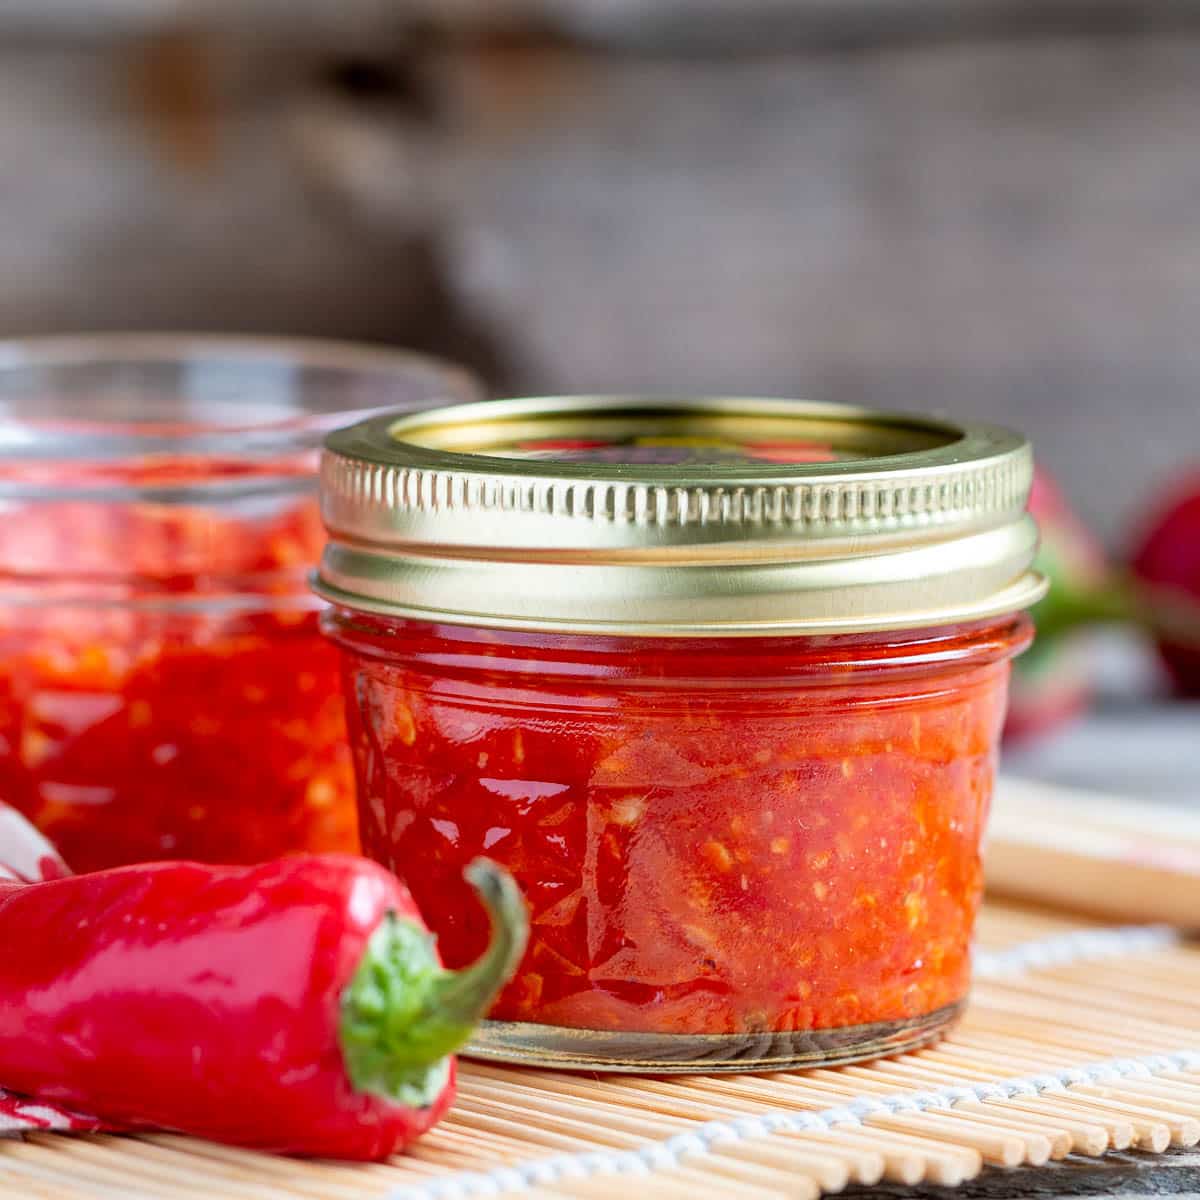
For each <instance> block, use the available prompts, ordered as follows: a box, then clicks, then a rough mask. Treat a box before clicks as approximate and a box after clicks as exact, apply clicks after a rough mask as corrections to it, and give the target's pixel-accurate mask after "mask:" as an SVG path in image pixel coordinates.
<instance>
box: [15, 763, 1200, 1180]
mask: <svg viewBox="0 0 1200 1200" xmlns="http://www.w3.org/2000/svg"><path fill="white" fill-rule="evenodd" d="M1098 804H1099V806H1097V805H1098ZM1150 811H1151V810H1148V809H1146V808H1142V806H1141V805H1133V806H1130V805H1129V804H1118V805H1117V806H1116V808H1114V806H1112V805H1111V804H1106V802H1105V803H1104V804H1100V803H1099V802H1098V799H1097V798H1096V797H1090V796H1081V794H1067V793H1060V792H1057V791H1056V790H1052V788H1045V787H1043V786H1040V785H1038V786H1037V788H1034V790H1033V791H1032V792H1031V790H1030V786H1026V785H1014V784H1013V781H1004V784H1003V786H1002V787H1001V788H1000V792H998V796H997V805H996V812H995V817H994V822H992V835H991V838H990V842H989V872H990V876H989V877H990V880H991V882H992V883H994V884H998V886H1000V887H1001V888H1002V889H1006V890H1007V892H1008V893H1009V894H1016V895H1020V896H1022V898H1024V899H1022V904H1020V905H1018V904H1013V902H1008V904H1003V902H998V901H996V900H990V901H989V904H988V905H985V907H984V912H983V914H982V917H980V924H979V942H978V949H977V955H976V976H977V982H976V986H974V990H973V992H972V997H971V1003H970V1007H968V1009H967V1013H966V1016H965V1018H964V1020H962V1021H961V1024H960V1025H959V1026H958V1027H956V1028H955V1030H954V1031H953V1032H952V1033H950V1034H949V1036H948V1037H947V1038H944V1039H943V1040H942V1042H941V1043H938V1044H937V1045H935V1046H931V1048H928V1049H925V1050H922V1051H918V1052H914V1054H908V1055H902V1056H899V1057H895V1058H890V1060H883V1061H878V1062H872V1063H866V1064H858V1066H850V1067H844V1068H840V1069H835V1070H810V1072H803V1073H774V1074H767V1075H709V1076H702V1075H692V1076H678V1075H676V1076H671V1078H664V1079H653V1078H647V1076H613V1075H608V1076H599V1078H598V1076H586V1075H566V1074H554V1073H548V1072H534V1070H518V1069H515V1068H508V1067H499V1066H487V1064H482V1063H470V1062H463V1063H462V1066H461V1075H460V1093H458V1102H457V1104H456V1105H455V1108H454V1109H452V1110H451V1112H450V1114H449V1116H448V1118H446V1120H445V1121H444V1122H443V1123H442V1124H440V1126H439V1127H438V1128H436V1129H434V1130H433V1132H432V1133H430V1134H428V1135H427V1136H426V1138H424V1139H421V1140H420V1141H419V1142H418V1144H416V1145H415V1146H414V1147H413V1148H412V1150H410V1152H409V1153H408V1154H404V1156H401V1157H397V1158H396V1159H394V1160H392V1162H390V1163H386V1164H370V1165H366V1164H343V1163H302V1162H296V1160H289V1159H281V1158H272V1157H270V1156H266V1154H257V1153H252V1152H247V1151H241V1150H233V1148H229V1147H224V1146H216V1145H212V1144H209V1142H202V1141H196V1140H192V1139H187V1138H181V1136H174V1135H166V1134H160V1135H152V1136H107V1135H83V1136H80V1135H73V1134H72V1135H66V1134H50V1133H40V1134H31V1135H26V1136H25V1138H24V1139H23V1140H17V1139H10V1140H4V1139H0V1200H16V1198H23V1200H24V1198H30V1200H202V1198H203V1200H209V1198H216V1196H220V1198H229V1200H383V1198H386V1200H436V1198H451V1196H475V1195H522V1196H528V1198H530V1200H551V1198H558V1200H566V1198H600V1200H604V1198H624V1196H626V1195H628V1194H629V1193H630V1192H631V1190H632V1192H634V1194H636V1195H653V1196H664V1198H667V1200H671V1198H677V1196H678V1198H680V1200H694V1198H695V1196H696V1195H702V1196H706V1198H707V1196H713V1198H718V1200H720V1198H725V1196H737V1198H739V1200H767V1198H784V1196H788V1198H799V1200H810V1198H811V1200H815V1198H817V1196H820V1195H822V1194H828V1193H834V1192H838V1190H840V1189H842V1188H845V1187H846V1186H848V1184H852V1183H858V1184H866V1186H871V1184H874V1183H877V1182H880V1181H881V1180H887V1181H889V1182H894V1183H902V1184H916V1183H922V1182H925V1183H936V1184H950V1186H954V1184H959V1183H961V1182H964V1181H966V1180H970V1178H972V1177H974V1176H976V1175H978V1174H979V1172H980V1171H982V1170H985V1169H986V1168H988V1166H989V1165H1000V1166H1016V1165H1021V1164H1031V1165H1034V1166H1036V1165H1040V1164H1043V1163H1046V1162H1048V1160H1049V1159H1057V1158H1062V1157H1064V1156H1066V1154H1068V1153H1074V1154H1084V1156H1098V1154H1103V1153H1104V1152H1105V1151H1106V1150H1110V1148H1111V1150H1129V1148H1133V1150H1138V1151H1145V1152H1148V1153H1153V1152H1159V1151H1163V1150H1165V1148H1166V1147H1169V1146H1193V1145H1196V1144H1198V1142H1200V1001H1198V1000H1196V998H1195V997H1196V995H1198V988H1200V942H1198V943H1195V946H1189V944H1188V943H1187V942H1184V940H1183V938H1182V936H1180V935H1178V934H1177V932H1176V931H1175V929H1174V928H1172V926H1170V925H1165V924H1158V925H1153V924H1140V925H1114V924H1105V923H1104V917H1103V914H1104V913H1110V916H1109V918H1108V919H1109V922H1111V920H1112V916H1111V913H1112V912H1114V911H1116V912H1135V913H1136V914H1138V916H1139V919H1150V918H1156V917H1157V918H1160V919H1176V920H1177V919H1187V917H1188V916H1189V914H1190V913H1192V912H1194V911H1195V908H1194V905H1195V904H1196V902H1200V869H1198V866H1200V821H1196V820H1193V821H1192V823H1190V824H1189V823H1188V822H1187V820H1184V817H1183V815H1182V814H1180V812H1178V810H1175V811H1174V812H1164V814H1160V817H1162V820H1158V818H1156V820H1151V818H1150ZM1102 818H1103V823H1104V833H1103V838H1102V836H1100V834H1099V833H1097V834H1096V835H1094V836H1093V838H1092V839H1091V841H1090V840H1088V839H1087V838H1080V836H1079V834H1080V832H1081V830H1087V829H1090V828H1092V827H1094V826H1096V824H1097V822H1099V821H1100V820H1102ZM1193 827H1194V828H1193ZM1032 830H1037V835H1036V836H1034V838H1033V840H1031V834H1032ZM1097 839H1099V844H1098V845H1096V846H1092V845H1091V842H1093V841H1097ZM1031 854H1034V856H1039V857H1037V858H1036V860H1037V863H1038V864H1039V865H1038V870H1036V871H1031V870H1030V863H1031V862H1033V858H1031V857H1030V856H1031ZM1181 856H1182V857H1181ZM1139 872H1140V874H1139ZM1064 889H1066V890H1064ZM1068 895H1069V896H1070V898H1073V899H1075V900H1078V901H1079V902H1080V904H1081V905H1082V906H1085V907H1087V908H1088V910H1090V911H1092V912H1096V913H1098V914H1100V916H1098V917H1096V918H1090V917H1084V916H1079V914H1067V916H1064V914H1062V913H1051V912H1050V911H1048V910H1043V908H1036V907H1031V906H1028V900H1031V899H1033V900H1038V901H1056V902H1061V901H1062V900H1063V899H1066V896H1068ZM1130 898H1132V899H1133V900H1136V904H1134V905H1130ZM1114 905H1116V907H1115V908H1114Z"/></svg>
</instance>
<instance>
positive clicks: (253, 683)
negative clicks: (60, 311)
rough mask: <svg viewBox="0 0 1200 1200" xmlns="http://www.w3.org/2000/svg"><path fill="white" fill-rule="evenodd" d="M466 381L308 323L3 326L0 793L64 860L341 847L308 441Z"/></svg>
mask: <svg viewBox="0 0 1200 1200" xmlns="http://www.w3.org/2000/svg"><path fill="white" fill-rule="evenodd" d="M474 395H475V390H474V388H473V385H472V384H471V383H470V381H469V380H468V379H467V378H466V377H464V376H462V375H460V374H459V373H458V372H456V371H454V370H452V369H450V368H445V367H442V366H441V365H439V364H436V363H433V362H429V361H426V360H424V359H421V358H417V357H412V356H408V355H404V354H399V353H392V352H388V351H382V350H381V351H375V350H370V349H366V348H356V347H349V346H340V345H337V344H323V343H319V342H318V343H293V342H278V341H263V340H247V339H228V338H211V339H210V338H203V337H195V338H193V337H183V336H181V337H121V336H114V337H98V338H88V339H47V340H42V341H38V340H34V341H29V342H24V343H14V344H7V345H0V422H2V425H3V430H2V432H0V518H2V519H0V795H2V796H3V797H4V799H5V800H6V801H8V802H9V803H12V804H14V805H15V806H16V807H18V808H20V809H21V810H22V811H23V812H25V813H26V814H27V815H28V816H29V817H30V818H32V820H33V821H34V822H35V823H36V824H37V825H38V826H39V827H40V828H42V829H43V830H44V831H45V832H46V833H47V834H48V835H49V836H50V837H51V838H52V839H54V840H55V842H56V843H57V844H58V846H59V848H60V849H61V851H62V852H63V855H64V857H65V858H66V859H67V861H68V862H69V863H70V865H71V866H72V867H74V868H75V869H77V870H87V869H94V868H98V867H104V866H110V865H114V864H117V863H123V862H130V861H136V860H143V859H153V858H167V857H170V858H176V857H188V858H197V859H208V860H224V861H254V860H258V859H262V858H266V857H270V856H273V855H275V854H279V853H284V852H289V851H297V850H353V849H355V848H356V847H357V845H358V840H357V829H356V819H355V814H354V806H353V799H352V790H353V789H352V779H351V768H350V763H349V757H348V752H347V749H346V744H345V725H344V716H343V709H342V702H341V697H340V693H339V690H338V687H337V678H336V670H337V668H336V661H335V655H334V653H333V651H332V649H331V648H330V647H329V645H328V644H327V643H326V642H324V641H323V640H322V639H321V638H320V636H319V634H318V631H317V623H316V618H317V610H318V608H319V607H320V604H319V602H318V601H317V600H316V599H315V597H313V596H312V595H311V594H310V593H309V591H308V588H307V574H308V571H309V570H310V569H311V567H312V566H313V565H314V563H315V562H316V559H317V557H318V555H319V552H320V547H321V544H322V540H323V535H322V530H321V524H320V519H319V515H318V512H317V505H316V495H315V493H316V480H315V466H316V454H317V447H318V446H319V445H320V441H321V438H322V437H323V436H324V434H325V433H326V432H327V431H328V430H329V429H331V428H334V427H336V426H338V425H342V424H345V423H346V421H347V420H349V419H352V418H353V417H354V416H356V415H361V414H363V413H365V412H369V411H373V410H375V409H378V408H380V407H389V408H394V407H395V406H396V405H400V406H401V408H410V409H411V408H416V407H422V406H428V405H431V404H436V403H447V402H451V401H457V400H463V399H471V398H473V397H474Z"/></svg>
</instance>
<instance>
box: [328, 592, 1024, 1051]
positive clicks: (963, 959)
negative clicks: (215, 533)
mask: <svg viewBox="0 0 1200 1200" xmlns="http://www.w3.org/2000/svg"><path fill="white" fill-rule="evenodd" d="M325 620H326V627H327V630H328V631H329V632H330V633H331V634H332V635H333V637H334V638H335V640H337V641H338V642H339V643H340V644H341V645H342V646H343V648H344V650H345V659H344V662H345V667H344V670H345V676H344V683H345V687H346V694H347V696H348V697H350V698H351V702H350V705H349V717H350V727H351V744H352V747H353V751H354V756H355V762H356V769H357V772H358V785H359V795H360V824H361V828H362V836H363V843H364V848H365V849H366V851H367V853H369V854H370V855H372V856H373V857H375V858H377V859H378V860H380V861H381V862H383V863H384V864H386V865H388V866H390V867H392V868H393V869H395V870H396V871H398V872H399V873H400V874H401V875H402V877H403V878H404V879H405V881H406V882H407V883H408V885H409V886H410V888H411V889H412V891H413V894H414V896H415V897H416V899H417V902H418V904H419V905H421V907H422V909H423V911H425V912H427V913H428V914H429V918H430V922H431V925H432V927H433V928H434V930H435V931H436V932H437V934H438V935H439V939H440V941H439V945H440V947H441V950H442V954H443V956H444V958H445V960H446V962H447V963H448V964H450V965H452V966H455V965H460V964H462V963H465V962H468V961H469V960H471V959H472V958H473V957H474V956H475V955H477V954H478V953H479V952H480V950H481V949H482V947H483V945H484V943H485V940H486V936H487V930H486V928H485V926H484V924H483V922H482V921H481V920H480V918H479V916H478V914H477V911H476V909H475V907H474V906H473V904H472V902H471V898H470V896H469V893H468V892H467V890H466V889H465V888H464V887H463V885H462V881H461V873H462V868H463V866H464V865H465V864H466V863H467V862H469V861H470V860H471V859H472V858H473V857H475V856H476V855H479V854H486V855H488V856H489V857H490V858H493V859H495V860H496V861H498V862H500V863H503V864H504V865H505V866H506V867H508V869H509V870H510V871H512V873H513V874H514V875H515V876H516V878H517V880H518V882H519V883H520V885H521V887H522V889H523V890H524V893H525V896H526V898H527V900H528V903H529V906H530V917H531V937H530V941H529V947H528V951H527V953H526V955H525V959H524V962H523V963H522V965H521V967H520V969H519V970H518V972H517V974H516V976H515V978H514V979H513V980H512V982H511V983H510V984H509V985H508V987H507V988H506V989H505V990H504V992H503V993H502V994H501V996H500V998H499V1000H498V1002H497V1004H496V1006H495V1007H494V1009H493V1011H492V1013H491V1015H492V1017H493V1018H497V1019H502V1020H508V1021H533V1022H540V1023H543V1024H549V1025H556V1026H565V1027H572V1028H580V1029H596V1030H617V1031H643V1032H653V1033H687V1034H726V1033H745V1032H756V1031H798V1030H808V1029H830V1028H840V1027H845V1026H855V1025H862V1024H869V1023H872V1022H879V1021H900V1020H905V1019H908V1018H913V1017H918V1016H923V1015H926V1014H930V1013H933V1012H936V1011H937V1010H939V1009H943V1008H945V1007H946V1006H948V1005H952V1004H954V1003H956V1002H957V1001H959V1000H961V999H962V998H963V996H964V994H965V992H966V989H967V986H968V982H969V943H970V937H971V931H972V927H973V924H974V919H975V913H976V909H977V906H978V902H979V897H980V892H981V886H982V876H981V868H980V853H979V851H980V840H981V837H982V833H983V827H984V822H985V819H986V814H987V808H988V803H989V798H990V795H991V790H992V782H993V776H994V771H995V764H996V752H997V741H998V736H999V731H1000V726H1001V722H1002V720H1003V715H1004V705H1005V693H1006V686H1007V680H1008V672H1009V659H1010V658H1011V656H1012V655H1013V654H1015V653H1017V652H1018V651H1019V650H1020V649H1022V648H1023V647H1024V646H1025V645H1026V644H1027V642H1028V640H1029V637H1030V626H1029V623H1028V621H1027V620H1026V619H1025V618H1023V617H1009V618H1005V619H1003V620H1000V621H993V622H989V623H983V624H975V625H970V626H959V627H954V628H943V629H937V630H920V631H905V632H900V633H888V634H870V635H854V636H841V637H820V638H818V637H808V638H750V639H741V638H738V639H723V640H722V639H710V640H691V639H669V638H664V639H657V640H648V639H628V638H611V637H590V636H581V635H576V636H565V635H550V634H518V633H506V632H498V631H486V630H479V629H467V628H453V627H449V626H432V625H425V624H418V623H413V622H404V621H400V620H395V619H390V618H382V617H380V618H373V617H367V616H363V615H361V614H354V613H351V612H350V611H348V610H341V609H334V610H332V611H331V612H330V613H329V614H328V615H327V617H326V618H325Z"/></svg>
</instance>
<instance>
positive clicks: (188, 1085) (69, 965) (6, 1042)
mask: <svg viewBox="0 0 1200 1200" xmlns="http://www.w3.org/2000/svg"><path fill="white" fill-rule="evenodd" d="M9 817H12V818H15V819H16V820H20V818H18V817H16V815H15V814H12V813H9V814H7V815H6V817H5V820H8V819H9ZM22 823H23V822H22ZM34 836H35V837H36V835H34ZM46 849H48V847H46ZM2 851H3V847H2V846H0V861H2V860H3V857H4V856H3V853H2ZM43 857H45V856H43ZM12 865H13V866H14V867H16V870H13V871H10V872H7V873H6V874H7V875H9V876H12V877H13V878H3V879H0V943H2V944H3V946H4V953H3V954H2V955H0V1085H3V1086H4V1087H6V1088H11V1089H13V1090H15V1091H18V1092H22V1093H25V1094H26V1095H28V1096H32V1097H37V1098H39V1099H43V1100H46V1101H50V1102H53V1103H57V1104H62V1105H68V1106H72V1107H75V1108H78V1109H80V1110H85V1111H88V1112H90V1113H93V1114H95V1115H96V1116H97V1117H100V1118H103V1119H104V1120H106V1121H108V1122H111V1123H115V1124H119V1125H122V1126H124V1127H126V1128H132V1129H171V1130H175V1131H178V1132H183V1133H189V1134H194V1135H197V1136H200V1137H206V1138H211V1139H213V1140H216V1141H223V1142H230V1143H233V1144H236V1145H242V1146H249V1147H254V1148H256V1149H260V1150H270V1151H276V1152H280V1153H286V1154H299V1155H320V1156H328V1157H336V1158H348V1159H363V1160H372V1159H380V1158H384V1157H386V1156H387V1155H389V1154H392V1153H394V1152H395V1151H397V1150H399V1149H402V1148H403V1147H404V1146H405V1145H407V1144H408V1143H409V1142H410V1141H411V1140H412V1139H413V1138H415V1137H417V1136H418V1135H419V1134H421V1133H423V1132H425V1130H427V1129H429V1128H430V1127H431V1126H432V1125H433V1124H434V1123H435V1122H436V1121H437V1120H438V1119H439V1118H440V1117H441V1116H442V1114H443V1113H444V1112H445V1110H446V1108H447V1107H448V1106H449V1104H450V1101H451V1100H452V1098H453V1094H454V1060H453V1058H451V1057H450V1055H451V1054H452V1052H453V1051H454V1050H455V1049H457V1047H458V1046H460V1045H461V1044H462V1043H463V1042H464V1041H465V1040H466V1039H467V1037H468V1036H469V1034H470V1032H471V1030H472V1028H473V1026H474V1025H475V1023H476V1021H477V1020H478V1019H479V1017H480V1016H482V1014H483V1013H484V1012H485V1011H486V1009H487V1008H488V1006H489V1005H490V1003H491V1001H492V998H493V997H494V996H495V994H496V992H497V991H498V990H499V988H500V986H501V985H502V984H503V982H504V981H505V980H506V979H507V978H508V976H509V974H510V973H511V971H512V968H513V967H514V966H515V965H516V963H517V961H518V960H519V959H520V957H521V954H522V951H523V949H524V944H525V936H526V925H527V921H526V916H525V908H524V902H523V901H522V899H521V897H520V894H519V892H518V891H517V889H516V885H515V884H514V883H513V881H512V879H511V878H510V877H509V876H508V875H507V874H506V873H504V872H503V871H502V870H501V869H500V868H498V867H496V866H495V865H494V864H492V863H489V862H486V861H485V860H476V861H475V862H474V863H472V864H471V866H470V868H469V869H468V878H469V879H470V880H471V882H472V883H473V885H474V886H475V887H476V889H477V890H478V892H479V895H480V897H481V898H482V900H483V902H484V904H485V905H486V906H487V908H488V912H489V914H490V916H491V920H492V927H493V936H492V941H491V944H490V946H489V947H488V949H487V951H486V952H485V953H484V954H483V956H482V957H481V958H480V959H479V960H478V961H477V962H475V963H474V964H473V965H471V966H469V967H467V968H465V969H464V970H462V971H459V972H450V971H446V970H444V969H443V968H442V966H441V962H440V959H439V957H438V954H437V951H436V948H435V946H434V942H433V938H432V937H431V936H430V934H429V933H428V932H427V931H426V928H425V925H424V923H423V921H422V920H421V917H420V914H419V913H418V911H417V909H416V906H415V905H414V904H413V901H412V898H411V897H410V895H409V893H408V891H407V889H406V888H405V887H404V886H403V885H402V884H401V883H400V882H399V881H398V880H397V879H396V878H395V876H393V875H392V874H391V873H390V872H388V871H386V870H384V869H383V868H382V867H379V866H377V865H375V864H374V863H371V862H368V861H367V860H365V859H359V858H352V857H349V856H342V855H313V856H306V857H296V858H288V859H282V860H279V861H277V862H273V863H267V864H265V865H262V866H256V867H216V866H208V865H202V864H199V863H187V862H159V863H149V864H146V865H142V866H129V867H118V868H114V869H112V870H108V871H100V872H97V873H95V874H91V875H77V876H65V877H62V878H50V879H48V880H46V881H44V882H18V881H16V878H15V877H16V876H18V875H22V874H25V868H24V867H21V866H19V865H18V864H12ZM45 865H46V864H43V866H45ZM60 865H61V864H60ZM49 866H50V870H51V873H53V871H54V870H55V869H56V868H55V867H54V865H53V862H50V863H49ZM30 877H32V876H30Z"/></svg>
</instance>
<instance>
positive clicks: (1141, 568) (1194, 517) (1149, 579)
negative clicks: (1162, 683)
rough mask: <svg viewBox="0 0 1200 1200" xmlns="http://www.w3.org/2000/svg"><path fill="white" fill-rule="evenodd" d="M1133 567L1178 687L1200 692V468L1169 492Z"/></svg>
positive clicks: (1140, 543) (1140, 598) (1145, 613)
mask: <svg viewBox="0 0 1200 1200" xmlns="http://www.w3.org/2000/svg"><path fill="white" fill-rule="evenodd" d="M1131 567H1132V570H1133V575H1134V579H1135V582H1136V584H1137V591H1138V601H1139V605H1140V607H1141V610H1142V613H1143V620H1144V622H1145V623H1146V624H1147V625H1148V626H1149V628H1150V630H1151V632H1152V633H1153V635H1154V639H1155V641H1156V643H1157V644H1158V650H1159V655H1160V657H1161V658H1162V661H1163V663H1164V664H1165V666H1166V668H1167V671H1168V672H1169V673H1170V675H1171V679H1172V681H1173V682H1174V684H1175V686H1176V688H1177V690H1178V691H1180V692H1181V693H1182V694H1184V695H1188V696H1200V471H1197V472H1194V473H1192V474H1191V475H1190V476H1188V477H1185V478H1184V479H1181V480H1180V481H1179V482H1178V483H1177V484H1176V485H1175V487H1174V488H1172V489H1171V490H1170V491H1168V492H1167V494H1166V499H1165V502H1164V503H1162V504H1161V505H1160V507H1159V508H1158V511H1157V512H1156V513H1155V514H1154V515H1153V517H1152V518H1151V520H1150V521H1149V523H1148V524H1147V527H1146V529H1145V531H1144V532H1143V534H1142V535H1141V537H1140V538H1139V539H1138V542H1137V546H1136V549H1135V551H1134V554H1133V557H1132V561H1131Z"/></svg>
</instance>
